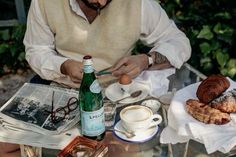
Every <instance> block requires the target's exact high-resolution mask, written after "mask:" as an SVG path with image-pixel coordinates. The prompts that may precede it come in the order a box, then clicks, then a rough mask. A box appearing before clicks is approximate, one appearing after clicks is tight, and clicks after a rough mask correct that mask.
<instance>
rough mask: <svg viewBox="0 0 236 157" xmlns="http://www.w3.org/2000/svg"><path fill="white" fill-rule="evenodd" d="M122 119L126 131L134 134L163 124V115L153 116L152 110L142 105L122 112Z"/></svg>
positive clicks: (130, 107) (133, 106)
mask: <svg viewBox="0 0 236 157" xmlns="http://www.w3.org/2000/svg"><path fill="white" fill-rule="evenodd" d="M120 119H121V124H122V126H123V127H124V129H126V130H127V131H133V132H140V131H145V130H147V129H148V128H151V127H155V126H157V125H158V124H160V123H161V122H162V117H161V115H159V114H153V112H152V110H151V109H149V108H148V107H146V106H142V105H132V106H128V107H125V108H124V109H122V110H121V112H120ZM156 119H157V120H156Z"/></svg>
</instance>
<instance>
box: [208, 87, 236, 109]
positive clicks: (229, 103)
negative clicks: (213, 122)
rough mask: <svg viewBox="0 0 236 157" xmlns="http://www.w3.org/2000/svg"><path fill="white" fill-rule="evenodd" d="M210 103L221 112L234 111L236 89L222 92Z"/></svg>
mask: <svg viewBox="0 0 236 157" xmlns="http://www.w3.org/2000/svg"><path fill="white" fill-rule="evenodd" d="M210 105H211V106H212V107H213V108H216V109H218V110H220V111H222V112H227V113H232V112H236V89H233V90H231V91H228V92H226V93H223V94H222V95H221V96H220V97H218V98H216V99H214V100H213V101H212V102H211V103H210Z"/></svg>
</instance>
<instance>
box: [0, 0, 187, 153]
mask: <svg viewBox="0 0 236 157" xmlns="http://www.w3.org/2000/svg"><path fill="white" fill-rule="evenodd" d="M138 40H141V41H142V42H143V43H144V44H145V45H147V46H150V47H152V49H151V51H150V52H149V55H146V54H139V55H132V56H131V50H132V49H133V48H134V45H135V43H136V41H138ZM24 44H25V47H26V59H27V61H28V62H29V64H30V66H31V67H32V69H33V70H34V71H35V72H36V73H37V74H38V75H40V77H41V78H43V79H46V80H53V81H56V82H58V83H61V84H65V85H68V86H71V87H79V84H80V82H81V79H82V76H83V73H82V58H83V56H84V55H87V54H89V55H91V56H92V57H93V61H94V67H95V69H96V70H97V71H99V70H102V69H105V68H109V67H110V68H109V70H110V71H112V74H113V76H116V77H119V76H120V75H121V74H124V73H126V74H129V75H130V76H131V77H132V78H134V77H136V76H138V75H139V74H140V73H141V72H142V71H143V70H146V69H163V68H168V67H171V66H173V67H176V68H180V67H181V66H182V64H183V63H184V62H185V61H187V60H188V59H189V57H190V54H191V52H190V51H191V48H190V44H189V40H188V39H187V38H186V36H185V35H184V34H183V33H182V32H181V31H180V30H179V29H178V28H177V27H176V25H175V24H174V22H173V21H171V20H169V18H168V16H167V15H166V13H165V11H164V10H163V9H162V8H161V7H160V5H159V4H158V3H157V2H156V1H155V0H32V3H31V7H30V10H29V14H28V22H27V31H26V34H25V39H24ZM0 150H2V149H1V148H0Z"/></svg>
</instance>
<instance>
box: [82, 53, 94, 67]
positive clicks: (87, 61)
mask: <svg viewBox="0 0 236 157" xmlns="http://www.w3.org/2000/svg"><path fill="white" fill-rule="evenodd" d="M83 63H84V65H92V64H93V61H92V56H90V55H86V56H84V57H83Z"/></svg>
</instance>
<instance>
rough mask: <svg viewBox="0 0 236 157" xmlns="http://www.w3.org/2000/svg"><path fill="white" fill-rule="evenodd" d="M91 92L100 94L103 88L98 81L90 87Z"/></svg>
mask: <svg viewBox="0 0 236 157" xmlns="http://www.w3.org/2000/svg"><path fill="white" fill-rule="evenodd" d="M89 90H90V91H91V92H92V93H100V92H101V90H102V88H101V87H100V85H99V83H98V80H94V81H93V83H92V84H91V85H90V87H89Z"/></svg>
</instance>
